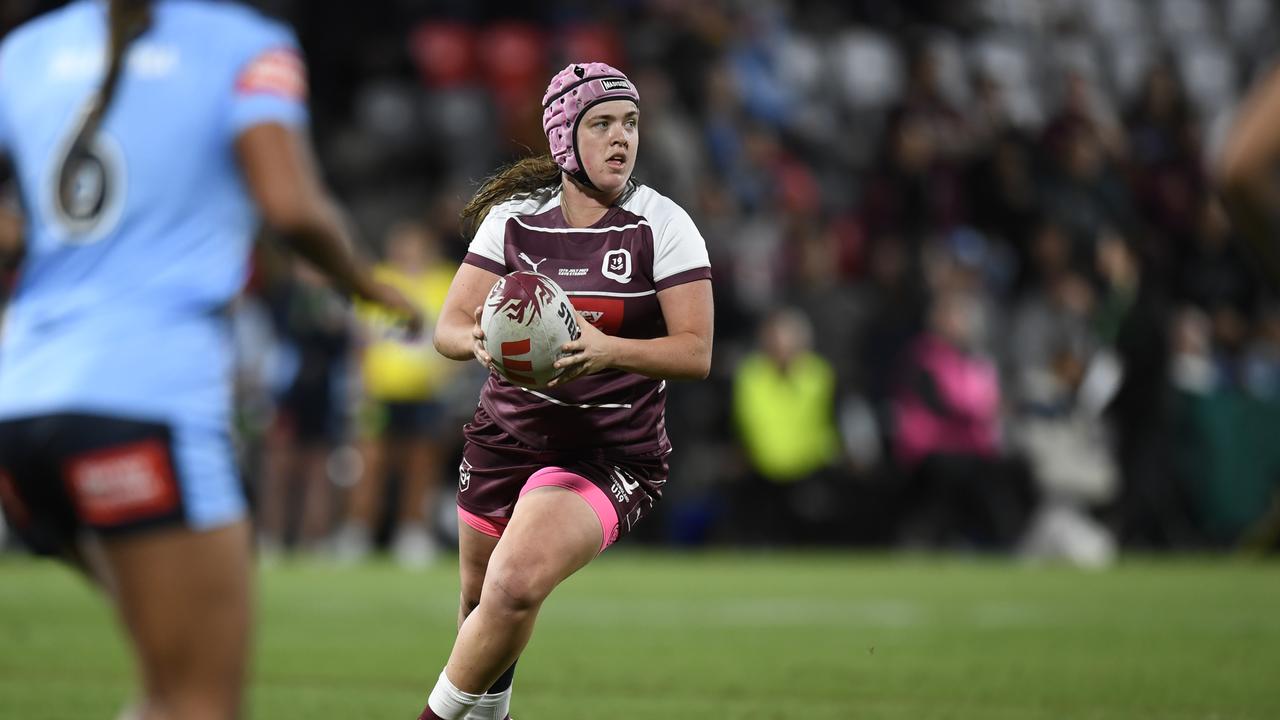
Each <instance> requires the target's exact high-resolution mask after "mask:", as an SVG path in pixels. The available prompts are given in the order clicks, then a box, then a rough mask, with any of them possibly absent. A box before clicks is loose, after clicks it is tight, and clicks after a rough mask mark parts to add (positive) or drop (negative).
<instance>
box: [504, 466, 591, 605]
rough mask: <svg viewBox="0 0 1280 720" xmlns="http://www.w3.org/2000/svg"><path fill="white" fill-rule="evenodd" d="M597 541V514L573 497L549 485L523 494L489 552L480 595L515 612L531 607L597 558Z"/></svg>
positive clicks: (567, 492)
mask: <svg viewBox="0 0 1280 720" xmlns="http://www.w3.org/2000/svg"><path fill="white" fill-rule="evenodd" d="M602 537H603V531H602V530H601V527H600V519H599V517H598V516H597V514H596V511H595V510H594V509H593V508H592V506H591V504H590V503H588V502H587V500H586V499H585V498H583V497H582V496H581V495H579V494H578V493H575V492H573V491H572V490H568V489H566V488H562V487H554V486H545V487H539V488H536V489H534V490H532V491H530V492H527V493H526V494H524V495H523V496H522V497H521V498H520V500H519V502H517V503H516V507H515V512H514V513H513V514H512V516H511V522H510V523H508V524H507V529H506V532H504V533H503V535H502V539H501V540H500V541H499V542H498V544H497V547H495V548H494V551H493V556H492V557H491V558H490V561H489V570H488V573H487V576H486V582H485V590H484V592H485V593H489V592H496V593H498V594H500V595H501V596H502V597H501V598H500V599H501V601H503V602H508V603H511V604H512V605H514V606H516V607H518V608H524V607H532V606H536V605H537V604H538V603H540V602H541V601H542V600H543V599H544V598H546V596H547V595H548V594H550V592H551V591H552V590H553V589H554V588H555V587H556V586H557V585H559V584H560V583H561V582H562V581H564V579H565V578H567V577H569V576H570V575H572V574H573V573H575V572H577V571H578V570H579V569H581V568H582V567H584V566H585V565H586V564H587V563H589V562H591V560H592V559H593V558H594V557H595V556H596V555H598V554H599V553H600V547H601V545H602V542H603V540H602Z"/></svg>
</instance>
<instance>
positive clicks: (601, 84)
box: [542, 62, 640, 188]
mask: <svg viewBox="0 0 1280 720" xmlns="http://www.w3.org/2000/svg"><path fill="white" fill-rule="evenodd" d="M608 100H630V101H632V102H634V103H636V104H637V105H639V104H640V94H639V93H638V92H636V88H635V86H634V85H632V84H631V81H630V80H628V79H627V76H626V75H623V74H622V72H621V71H619V70H617V69H615V68H612V67H610V66H608V65H606V64H604V63H600V62H596V63H574V64H573V65H569V66H568V67H566V68H565V69H563V70H561V71H560V72H558V73H556V76H555V77H553V78H551V84H550V85H548V86H547V94H546V95H543V96H542V130H543V132H545V133H546V134H547V142H548V143H549V144H550V145H551V157H552V158H554V159H555V161H556V164H557V165H559V166H560V168H561V169H562V170H564V171H565V172H567V173H569V175H570V176H572V177H573V178H574V179H575V180H577V181H578V182H580V183H582V184H583V185H586V186H587V187H589V188H594V187H595V185H592V184H591V179H590V178H588V177H587V171H586V170H584V169H583V167H582V158H581V157H580V156H579V155H578V123H579V122H580V121H581V120H582V116H583V115H585V114H586V112H587V109H588V108H590V107H592V106H593V105H599V104H600V103H602V102H605V101H608Z"/></svg>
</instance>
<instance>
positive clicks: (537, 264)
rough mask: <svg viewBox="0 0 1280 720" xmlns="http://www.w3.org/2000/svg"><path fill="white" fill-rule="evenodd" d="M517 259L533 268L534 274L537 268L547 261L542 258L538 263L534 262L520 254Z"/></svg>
mask: <svg viewBox="0 0 1280 720" xmlns="http://www.w3.org/2000/svg"><path fill="white" fill-rule="evenodd" d="M519 257H520V259H521V260H523V261H525V262H526V263H528V264H529V267H531V268H533V271H534V272H538V266H539V265H541V264H542V263H544V262H546V261H547V259H546V258H542V259H541V260H539V261H538V262H534V261H533V258H530V257H529V256H528V255H525V254H524V253H520V255H519Z"/></svg>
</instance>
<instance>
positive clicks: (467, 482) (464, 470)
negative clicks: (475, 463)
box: [458, 458, 472, 492]
mask: <svg viewBox="0 0 1280 720" xmlns="http://www.w3.org/2000/svg"><path fill="white" fill-rule="evenodd" d="M471 468H472V465H471V463H470V462H468V461H467V459H466V458H462V463H461V464H459V465H458V491H459V492H466V491H467V488H469V487H471Z"/></svg>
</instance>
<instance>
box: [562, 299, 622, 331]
mask: <svg viewBox="0 0 1280 720" xmlns="http://www.w3.org/2000/svg"><path fill="white" fill-rule="evenodd" d="M573 307H574V308H576V309H577V310H578V312H579V313H580V314H581V315H582V318H583V319H584V320H586V321H587V322H589V323H591V324H592V325H594V326H595V327H596V329H598V330H599V331H600V332H602V333H604V334H606V335H617V334H618V333H619V332H621V330H622V320H623V317H624V311H625V309H626V307H627V305H626V302H625V301H623V300H621V299H619V298H598V297H590V296H585V295H576V296H574V298H573Z"/></svg>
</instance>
